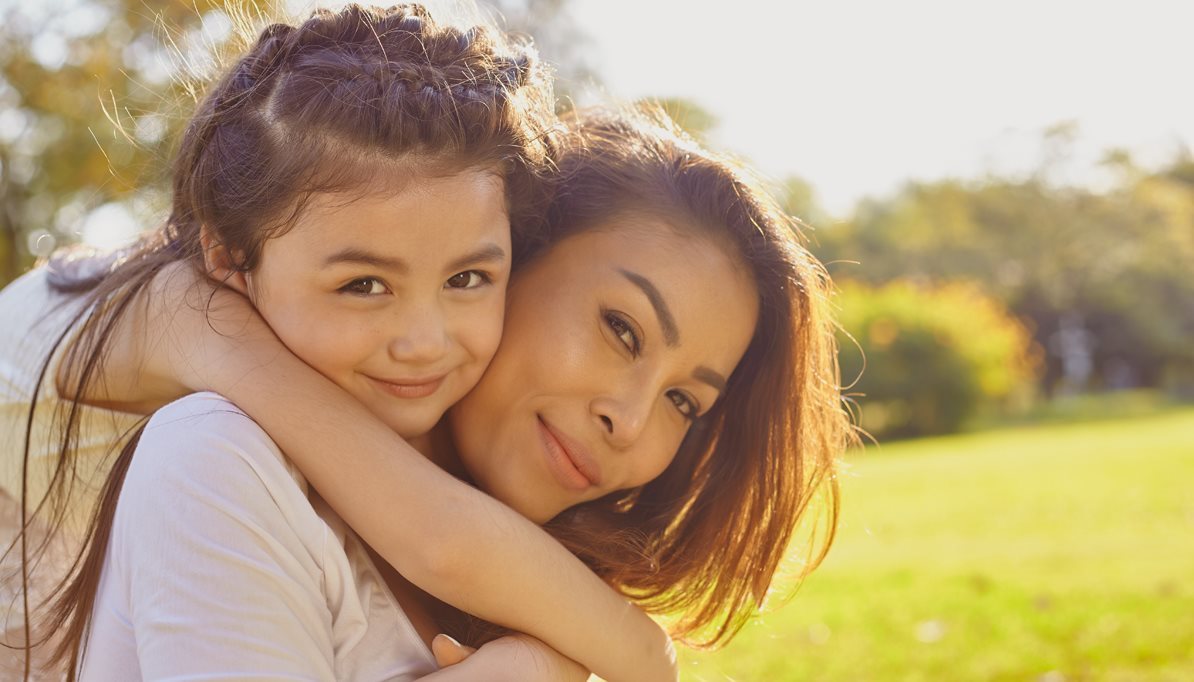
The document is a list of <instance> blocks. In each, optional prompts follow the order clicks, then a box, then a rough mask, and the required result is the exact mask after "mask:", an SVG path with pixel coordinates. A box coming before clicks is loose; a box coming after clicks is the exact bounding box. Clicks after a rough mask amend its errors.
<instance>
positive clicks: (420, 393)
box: [369, 374, 447, 399]
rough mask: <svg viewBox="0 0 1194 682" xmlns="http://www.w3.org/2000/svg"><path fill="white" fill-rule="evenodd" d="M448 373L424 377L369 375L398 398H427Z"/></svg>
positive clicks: (437, 388) (383, 388)
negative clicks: (394, 378)
mask: <svg viewBox="0 0 1194 682" xmlns="http://www.w3.org/2000/svg"><path fill="white" fill-rule="evenodd" d="M446 376H447V374H441V375H439V376H437V377H428V378H423V379H400V380H389V379H378V378H377V377H369V378H370V379H371V380H372V381H373V383H375V384H377V385H378V386H379V387H381V389H382V390H383V391H385V392H386V393H389V394H390V395H392V396H394V397H396V398H408V399H409V398H426V397H427V396H429V395H431V394H432V393H435V392H436V391H437V390H439V387H440V384H442V383H444V377H446Z"/></svg>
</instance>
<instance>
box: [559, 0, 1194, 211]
mask: <svg viewBox="0 0 1194 682" xmlns="http://www.w3.org/2000/svg"><path fill="white" fill-rule="evenodd" d="M571 5H572V11H573V13H574V16H576V17H577V19H578V20H579V25H580V26H581V27H583V29H584V30H585V31H587V32H588V33H589V34H590V35H591V36H592V39H593V43H594V44H593V46H592V50H593V52H592V55H593V57H594V62H595V63H596V65H597V67H598V69H599V70H600V71H601V73H602V75H603V78H604V80H605V82H606V86H607V89H608V91H609V92H610V93H611V94H614V95H618V96H622V97H640V96H645V95H659V96H682V97H687V98H691V99H693V100H695V101H697V102H698V103H699V104H701V105H702V106H703V107H705V108H706V109H708V110H710V111H711V112H713V113H714V114H715V115H716V116H717V117H718V119H719V120H720V127H719V128H718V130H717V131H716V134H715V135H714V138H713V140H714V143H715V144H716V145H719V146H722V147H724V148H727V149H730V150H733V151H736V152H738V153H740V154H742V155H744V156H746V157H747V158H749V159H751V160H752V161H753V162H754V163H755V164H756V166H757V167H758V168H759V169H760V170H761V171H763V172H764V173H765V174H767V175H769V176H771V177H773V178H776V179H778V178H782V177H783V176H785V175H788V174H792V173H795V174H798V175H800V176H801V177H803V178H805V179H806V180H807V181H809V182H810V183H812V185H813V186H814V187H815V188H816V189H817V192H818V195H819V197H820V199H821V202H822V203H823V204H824V205H825V206H826V208H828V209H829V210H830V211H831V212H834V213H837V214H845V213H847V212H848V210H849V208H850V207H851V206H852V205H853V203H854V201H855V200H856V199H858V198H859V197H861V196H863V195H866V194H884V193H887V192H890V191H893V190H894V189H896V188H897V187H898V186H899V185H900V184H901V183H902V182H903V181H905V180H907V179H936V178H940V177H943V176H947V175H961V176H966V177H973V176H976V175H978V174H981V173H982V172H984V171H985V170H997V171H1008V172H1015V171H1017V170H1024V169H1026V168H1028V167H1031V166H1032V165H1033V164H1034V163H1035V162H1036V160H1037V159H1038V158H1039V156H1040V146H1039V144H1038V140H1039V137H1040V132H1041V131H1042V130H1043V129H1044V128H1046V127H1048V126H1051V125H1053V124H1056V123H1059V122H1064V121H1075V122H1076V123H1077V124H1078V131H1079V143H1078V146H1077V148H1076V149H1075V153H1076V158H1077V160H1078V161H1079V163H1077V164H1075V166H1076V167H1078V168H1083V167H1086V168H1089V167H1090V166H1093V165H1094V161H1095V160H1097V158H1098V157H1099V156H1100V155H1101V152H1102V150H1104V149H1106V148H1108V147H1112V146H1120V147H1127V148H1129V149H1132V150H1134V151H1136V152H1137V154H1138V155H1139V157H1140V158H1141V160H1144V161H1146V162H1151V163H1160V162H1163V161H1165V160H1167V159H1168V158H1170V157H1171V156H1172V154H1173V153H1174V150H1176V149H1177V148H1178V147H1179V145H1185V146H1186V147H1187V148H1190V147H1191V146H1194V87H1191V83H1194V75H1192V72H1191V67H1192V66H1194V34H1192V33H1191V28H1192V27H1194V2H1188V1H1186V0H1169V1H1164V0H1132V1H1130V2H1129V1H1125V0H1115V1H1101V0H1094V1H1091V0H1087V1H1086V2H1079V1H1073V0H1002V1H1000V2H988V1H982V2H979V1H977V0H900V1H899V2H890V1H885V0H874V1H869V2H868V1H865V0H733V1H732V2H725V1H724V0H723V1H719V2H712V1H705V0H572V2H571ZM1089 175H1090V174H1089V173H1086V174H1083V173H1082V172H1081V171H1080V170H1079V171H1078V172H1076V174H1075V175H1074V176H1073V177H1075V178H1080V179H1091V180H1093V179H1095V178H1093V177H1088V176H1089Z"/></svg>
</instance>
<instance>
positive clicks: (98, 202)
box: [0, 0, 231, 284]
mask: <svg viewBox="0 0 1194 682" xmlns="http://www.w3.org/2000/svg"><path fill="white" fill-rule="evenodd" d="M219 4H220V3H217V2H202V1H198V0H196V1H195V2H187V3H161V5H160V7H158V8H150V7H148V6H147V5H146V4H144V3H141V2H123V1H120V0H49V1H46V2H39V3H30V2H17V1H16V0H5V1H4V2H3V4H2V5H0V206H3V210H2V211H0V235H2V237H3V239H2V240H0V257H2V265H0V284H2V283H4V282H7V281H8V280H10V279H12V278H13V277H14V276H16V275H17V274H19V273H20V272H21V270H23V269H24V268H25V267H27V266H28V265H29V263H30V262H31V261H32V258H33V257H34V256H35V255H44V254H45V253H48V252H49V250H51V249H52V248H53V247H54V246H55V245H56V244H61V243H63V242H69V241H73V240H75V239H77V238H78V236H79V230H80V227H81V223H82V221H83V219H84V217H85V216H86V215H87V214H88V213H89V212H90V211H91V210H93V209H95V208H96V207H99V206H102V205H104V204H107V203H109V202H112V201H116V200H120V199H128V198H130V196H131V194H132V193H133V192H134V191H140V190H142V189H144V186H145V184H148V185H149V186H152V185H153V184H154V183H153V181H152V180H150V178H154V177H160V174H159V173H155V172H154V171H155V170H157V169H160V167H161V162H162V160H163V159H164V158H165V157H166V151H165V150H166V148H167V147H168V145H169V144H170V139H171V132H172V131H173V130H174V129H175V128H176V127H177V123H178V121H179V116H178V115H177V114H176V113H174V112H175V111H176V109H175V108H174V107H176V102H178V101H180V100H181V99H182V97H181V96H182V95H183V94H184V93H185V90H186V88H185V87H184V86H183V84H182V81H179V80H175V79H174V78H173V75H174V72H175V71H176V70H177V69H178V68H180V59H185V60H189V67H188V68H192V69H197V70H199V71H202V69H204V68H205V66H208V65H209V64H210V54H211V53H210V51H209V50H208V47H209V46H211V45H214V44H217V43H219V42H220V41H221V40H222V39H223V38H224V37H226V36H227V33H228V30H229V29H230V28H231V22H230V21H229V20H228V16H227V15H226V14H225V13H224V12H222V11H221V10H220V9H218V8H217V5H219ZM167 35H168V36H173V42H168V41H166V40H165V37H166V36H167Z"/></svg>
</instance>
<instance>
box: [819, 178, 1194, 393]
mask: <svg viewBox="0 0 1194 682" xmlns="http://www.w3.org/2000/svg"><path fill="white" fill-rule="evenodd" d="M1115 162H1116V163H1118V164H1120V165H1121V166H1122V167H1123V168H1124V169H1126V170H1130V169H1131V168H1133V166H1131V161H1130V158H1123V157H1122V155H1120V157H1119V158H1118V159H1117V160H1115ZM1188 163H1189V162H1188V161H1181V162H1179V163H1177V164H1175V165H1174V166H1173V168H1170V169H1166V170H1164V171H1162V172H1158V173H1145V172H1139V173H1137V172H1134V171H1133V172H1122V173H1120V178H1121V181H1120V183H1119V185H1118V186H1116V187H1113V188H1112V189H1110V190H1108V191H1105V192H1096V191H1093V190H1090V189H1086V188H1080V187H1073V186H1059V185H1056V184H1053V183H1051V182H1049V181H1048V180H1046V179H1045V178H1044V177H1042V176H1043V175H1046V174H1037V175H1035V176H1034V177H1032V178H1030V179H1028V180H1023V181H1011V180H1000V179H994V180H988V181H984V182H971V183H965V182H959V181H953V180H948V181H941V182H935V183H913V184H910V185H908V186H907V187H905V188H904V190H903V191H901V192H900V193H898V194H897V195H896V196H895V197H892V198H890V199H887V200H868V201H866V202H863V203H861V204H860V205H859V207H858V209H857V210H856V213H855V216H854V219H853V220H852V221H849V222H848V223H846V224H842V225H839V226H836V227H835V228H833V229H831V230H827V231H824V232H822V233H821V234H820V241H821V246H820V253H819V255H821V256H822V257H823V258H825V259H826V260H835V259H844V260H857V261H861V263H862V265H861V267H857V268H853V271H854V273H855V274H856V275H857V276H859V277H862V278H865V279H866V280H868V281H871V282H885V281H889V280H892V279H895V278H908V277H911V278H919V279H921V280H922V281H935V280H950V279H967V280H970V281H976V282H981V283H982V285H983V286H984V287H985V288H986V289H987V290H988V291H990V292H992V293H993V294H995V295H996V296H997V297H999V298H1000V299H1001V300H1003V301H1004V302H1006V303H1007V305H1009V306H1010V307H1011V309H1012V310H1013V311H1014V312H1015V313H1017V314H1018V315H1021V316H1023V317H1025V318H1027V319H1028V320H1029V321H1030V322H1031V324H1032V325H1033V328H1034V334H1035V337H1036V339H1037V341H1038V342H1039V343H1040V345H1041V346H1042V347H1043V348H1045V349H1046V350H1047V351H1048V356H1047V362H1046V368H1045V375H1044V381H1045V387H1046V389H1047V390H1049V391H1053V390H1061V389H1066V388H1070V389H1077V390H1082V389H1086V388H1096V387H1101V386H1106V387H1122V386H1131V385H1148V386H1157V385H1160V384H1162V383H1163V382H1164V380H1165V377H1166V374H1167V373H1169V372H1171V371H1173V370H1174V368H1181V367H1189V366H1190V365H1191V364H1194V344H1191V343H1190V342H1189V340H1190V339H1191V338H1194V278H1191V277H1189V275H1188V272H1187V271H1188V269H1189V264H1190V263H1194V186H1192V185H1191V184H1188V183H1186V182H1185V181H1184V179H1183V178H1184V177H1186V176H1184V175H1183V173H1184V172H1186V169H1187V165H1186V164H1188ZM1083 339H1084V340H1083ZM1084 358H1085V359H1084ZM1086 364H1089V365H1090V368H1089V371H1083V367H1084V366H1085V365H1086ZM1183 371H1184V370H1183Z"/></svg>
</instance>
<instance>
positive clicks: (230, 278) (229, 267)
mask: <svg viewBox="0 0 1194 682" xmlns="http://www.w3.org/2000/svg"><path fill="white" fill-rule="evenodd" d="M199 245H200V246H201V247H202V248H203V269H204V271H206V272H207V276H208V277H210V278H211V279H213V280H215V281H217V282H219V283H220V284H223V285H225V286H227V287H229V288H232V289H235V290H237V291H239V292H240V293H241V294H243V295H245V296H248V295H249V285H248V282H247V281H246V280H245V273H244V272H243V271H242V270H241V269H240V268H238V267H236V263H237V261H236V260H235V259H234V256H235V255H236V254H233V253H231V252H229V250H228V247H226V246H224V243H223V242H221V241H220V240H219V239H218V238H217V237H216V236H215V235H214V234H212V231H211V228H209V227H208V226H207V225H203V226H201V227H200V228H199Z"/></svg>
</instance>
